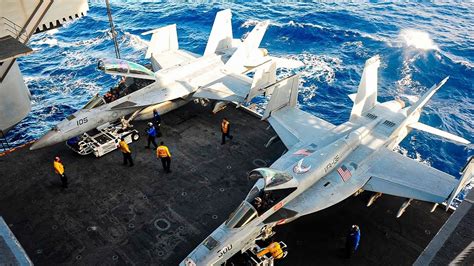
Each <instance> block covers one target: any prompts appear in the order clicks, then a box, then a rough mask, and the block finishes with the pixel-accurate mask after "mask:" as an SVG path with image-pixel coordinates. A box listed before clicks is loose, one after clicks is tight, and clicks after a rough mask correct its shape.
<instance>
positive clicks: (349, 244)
mask: <svg viewBox="0 0 474 266" xmlns="http://www.w3.org/2000/svg"><path fill="white" fill-rule="evenodd" d="M345 251H346V258H350V257H352V255H354V253H355V252H356V249H355V246H354V244H352V242H351V241H350V240H347V241H346V250H345Z"/></svg>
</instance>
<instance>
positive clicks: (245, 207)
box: [225, 200, 258, 228]
mask: <svg viewBox="0 0 474 266" xmlns="http://www.w3.org/2000/svg"><path fill="white" fill-rule="evenodd" d="M257 217H258V212H257V210H256V209H255V208H254V206H253V205H252V204H250V203H249V202H247V201H245V200H244V201H243V202H242V203H241V204H240V205H239V207H238V208H237V209H235V211H234V212H232V213H231V214H230V216H229V218H228V219H227V221H225V225H226V226H227V227H229V228H240V227H243V226H245V225H247V224H248V223H250V222H251V221H252V220H253V219H255V218H257Z"/></svg>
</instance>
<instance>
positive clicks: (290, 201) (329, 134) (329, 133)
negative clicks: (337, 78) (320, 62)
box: [181, 56, 474, 265]
mask: <svg viewBox="0 0 474 266" xmlns="http://www.w3.org/2000/svg"><path fill="white" fill-rule="evenodd" d="M379 65H380V59H379V57H378V56H376V57H373V58H371V59H369V60H367V62H366V66H365V68H364V73H363V74H362V80H361V83H360V86H359V91H358V93H357V95H355V96H354V95H351V99H353V101H354V107H353V109H352V112H351V117H350V120H349V121H348V122H346V123H344V124H341V125H339V126H335V125H332V124H330V123H328V122H327V121H324V120H322V119H320V118H317V117H315V116H313V115H310V114H308V113H306V112H303V111H301V110H299V109H298V108H296V105H297V102H296V101H297V91H298V76H296V75H295V76H292V77H289V78H287V79H286V80H285V81H283V82H281V83H280V84H279V86H277V87H276V88H275V90H274V92H273V95H272V97H271V99H270V101H269V103H268V106H267V108H266V111H265V114H264V116H263V118H264V119H268V121H269V122H270V124H271V125H272V127H273V128H274V130H275V131H276V132H277V134H278V136H279V137H280V139H281V140H282V141H283V143H284V144H285V146H286V147H287V148H288V152H286V153H285V154H284V155H283V156H281V157H280V158H279V159H278V160H277V161H276V162H275V163H273V164H272V165H271V166H270V168H259V169H256V170H254V171H252V172H250V174H249V178H251V179H257V182H256V184H255V186H254V187H253V188H252V190H251V191H250V193H249V194H248V196H247V197H246V199H245V200H244V201H243V203H242V204H241V205H240V206H239V207H238V208H237V210H236V211H235V212H234V213H233V214H231V216H230V218H229V219H228V220H227V221H226V222H225V223H224V224H222V225H221V226H220V227H219V228H217V229H216V230H215V231H214V232H213V233H212V234H211V235H210V236H209V237H208V238H207V239H206V240H204V241H203V243H201V244H200V245H199V246H198V247H197V248H196V249H195V250H194V251H193V252H191V253H190V255H189V256H188V257H187V258H186V259H185V260H183V262H182V264H181V265H219V264H221V263H223V262H225V261H227V260H228V259H229V258H231V257H232V256H233V255H234V254H236V253H238V252H240V251H242V252H243V251H246V250H247V249H248V248H249V247H251V245H252V244H253V243H254V242H255V241H256V240H259V239H265V238H268V237H269V236H270V234H269V231H271V228H273V227H274V226H276V225H280V224H284V223H288V222H291V221H293V220H295V219H297V218H298V217H301V216H303V215H307V214H310V213H314V212H317V211H320V210H323V209H325V208H328V207H330V206H332V205H334V204H337V203H339V202H340V201H342V200H344V199H346V198H348V197H350V196H351V195H357V194H358V193H360V192H361V191H363V190H367V191H373V192H377V193H386V194H390V195H395V196H399V197H405V198H407V199H409V200H408V201H406V202H405V203H404V204H403V205H402V207H401V208H400V210H399V212H398V214H397V217H399V216H401V215H402V214H403V212H404V211H405V209H406V208H407V207H408V206H409V204H410V201H411V199H418V200H422V201H428V202H433V203H442V202H447V205H448V206H449V205H450V203H451V202H452V200H453V199H454V197H455V196H456V194H457V193H458V192H459V189H460V188H462V187H463V186H464V185H465V184H466V183H467V182H468V181H469V180H470V179H471V178H472V175H473V169H474V166H473V165H474V164H473V163H470V164H468V166H467V167H466V168H465V169H464V172H463V174H462V177H461V179H459V180H457V179H456V178H455V177H453V176H450V175H448V174H446V173H444V172H441V171H439V170H436V169H434V168H431V167H429V166H426V165H424V164H421V163H418V162H416V161H414V160H411V159H409V158H407V157H404V156H402V155H401V154H399V153H397V152H394V151H393V149H394V148H395V147H396V146H397V145H398V144H399V143H400V142H401V141H402V140H403V139H404V138H405V137H406V135H407V134H408V133H409V132H410V131H411V130H412V129H413V128H417V129H422V130H424V131H427V132H429V133H433V134H437V135H439V136H442V137H445V138H448V139H450V140H453V141H456V142H460V143H462V144H467V143H469V141H467V140H465V139H463V138H460V137H457V136H454V135H452V134H450V133H447V132H443V131H440V130H438V129H434V128H431V127H429V126H427V125H423V124H421V123H419V122H418V119H419V117H420V114H421V109H422V107H423V106H424V105H425V104H426V103H427V101H428V100H429V98H431V96H432V95H433V94H434V93H435V92H436V91H437V90H438V89H439V88H440V87H441V86H442V85H443V84H444V83H445V82H446V81H447V78H446V79H444V80H443V81H442V82H441V83H440V84H438V85H435V86H433V87H432V88H431V89H430V90H429V91H428V92H427V93H426V94H425V95H424V96H423V97H421V98H420V100H419V101H418V102H417V103H415V104H414V105H412V106H410V107H405V104H404V103H403V102H401V101H400V100H392V101H388V102H384V103H379V102H377V69H378V67H379ZM420 124H421V125H420ZM378 195H380V194H378ZM257 197H259V198H260V199H263V201H264V202H266V203H267V206H266V207H262V205H261V204H259V203H258V202H257V201H256V198H257ZM373 201H374V200H371V203H373ZM263 206H265V205H263Z"/></svg>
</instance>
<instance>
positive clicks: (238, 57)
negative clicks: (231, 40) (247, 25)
mask: <svg viewBox="0 0 474 266" xmlns="http://www.w3.org/2000/svg"><path fill="white" fill-rule="evenodd" d="M268 24H269V21H263V22H260V23H258V24H257V25H256V26H255V28H253V30H252V31H251V32H250V33H249V35H248V36H247V38H245V40H244V41H243V43H242V44H241V45H240V46H239V48H237V50H236V51H235V52H234V53H233V54H232V56H231V57H230V58H229V60H227V62H226V64H225V68H226V69H227V70H230V71H233V72H237V73H243V72H245V71H246V70H247V68H245V65H246V63H247V62H249V61H252V59H255V58H258V57H263V56H264V55H263V54H262V52H261V50H259V49H258V47H259V46H260V42H262V39H263V35H265V31H266V30H267V28H268Z"/></svg>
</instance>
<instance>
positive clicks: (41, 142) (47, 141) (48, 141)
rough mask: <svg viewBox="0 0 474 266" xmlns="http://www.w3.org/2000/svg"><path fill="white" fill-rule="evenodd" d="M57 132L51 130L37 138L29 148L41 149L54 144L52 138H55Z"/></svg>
mask: <svg viewBox="0 0 474 266" xmlns="http://www.w3.org/2000/svg"><path fill="white" fill-rule="evenodd" d="M56 135H57V132H55V131H53V130H51V131H49V132H48V133H46V135H44V136H42V137H41V138H40V139H38V140H37V141H36V142H35V143H33V145H31V147H30V150H37V149H41V148H44V147H47V146H50V145H53V144H55V143H56V142H55V141H54V139H55V138H56Z"/></svg>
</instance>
